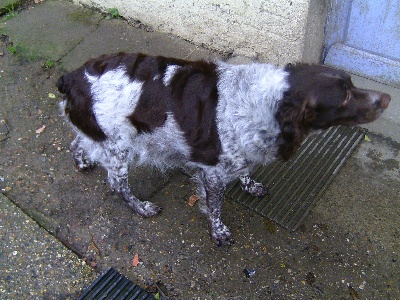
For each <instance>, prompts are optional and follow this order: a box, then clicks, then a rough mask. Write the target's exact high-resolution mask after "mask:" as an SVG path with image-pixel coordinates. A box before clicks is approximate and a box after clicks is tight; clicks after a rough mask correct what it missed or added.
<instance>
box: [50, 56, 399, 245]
mask: <svg viewBox="0 0 400 300" xmlns="http://www.w3.org/2000/svg"><path fill="white" fill-rule="evenodd" d="M57 87H58V89H59V91H60V92H61V93H63V94H65V100H63V101H62V102H61V103H60V107H61V109H62V111H63V114H64V115H65V116H66V118H67V120H68V121H69V123H71V124H72V127H73V128H74V129H75V132H76V137H75V139H74V140H73V142H72V144H71V152H72V153H73V157H74V160H75V164H76V167H77V168H78V170H80V171H84V170H91V169H92V168H93V167H94V166H95V165H96V164H100V165H102V166H103V167H104V168H105V169H106V170H107V172H108V181H109V184H110V186H111V188H112V189H113V190H114V191H116V192H117V193H118V194H119V195H121V196H122V198H123V199H124V200H125V201H126V202H127V203H128V205H129V206H130V207H131V208H132V209H133V210H134V211H135V212H136V213H138V214H139V215H141V216H143V217H151V216H154V215H157V214H158V213H159V212H160V211H161V208H160V207H158V206H156V205H155V204H153V203H151V202H148V201H140V200H139V199H138V198H136V197H135V196H134V195H133V194H132V192H131V190H130V188H129V185H128V172H129V168H130V167H131V166H133V165H151V166H155V167H157V168H159V169H161V170H163V169H166V168H173V167H184V166H189V167H190V168H194V169H195V170H196V174H195V175H194V179H195V180H196V181H197V182H198V196H199V197H200V200H201V201H200V205H201V210H202V211H203V212H204V213H205V215H206V216H207V218H208V220H209V222H210V228H211V237H212V240H213V241H214V242H215V243H216V244H217V245H230V244H232V243H233V242H234V239H233V238H232V235H231V232H230V230H229V228H228V227H227V226H226V225H225V224H224V223H223V222H222V220H221V208H222V202H223V195H224V190H225V187H226V185H227V184H228V183H229V182H231V181H233V180H234V179H236V178H238V177H239V178H240V182H241V184H242V188H243V189H244V190H246V191H247V192H249V193H250V194H252V195H253V196H255V197H261V196H263V195H265V194H266V193H267V189H266V187H264V186H263V185H262V184H261V183H258V182H255V181H254V180H253V179H251V178H250V176H249V174H250V172H251V170H252V169H253V168H254V166H255V165H257V164H268V163H269V162H271V161H273V160H275V159H282V160H288V159H289V158H290V157H291V156H292V155H293V154H294V153H295V152H296V150H298V148H299V147H300V145H301V144H302V142H303V141H304V139H305V138H306V136H307V135H308V134H310V133H312V132H315V131H318V130H321V129H326V128H328V127H330V126H335V125H348V126H353V125H358V124H363V123H368V122H372V121H374V120H376V119H377V118H378V117H379V116H380V115H381V113H382V112H383V111H384V110H385V109H386V108H387V107H388V105H389V102H390V101H391V98H390V96H389V95H388V94H385V93H381V92H378V91H371V90H365V89H359V88H356V87H355V86H354V85H353V84H352V81H351V78H350V76H349V75H348V74H347V73H345V72H343V71H341V70H336V69H333V68H329V67H326V66H321V65H312V64H303V63H296V64H288V65H286V67H284V68H279V67H276V66H273V65H270V64H264V63H252V64H248V65H230V64H228V63H225V62H219V61H217V62H207V61H187V60H181V59H175V58H167V57H162V56H149V55H145V54H141V53H139V54H126V53H117V54H112V55H102V56H100V57H98V58H96V59H92V60H89V61H88V62H87V63H85V64H84V65H83V66H82V67H80V68H78V69H77V70H75V71H73V72H71V73H69V74H66V75H64V76H62V77H61V78H60V79H59V80H58V82H57Z"/></svg>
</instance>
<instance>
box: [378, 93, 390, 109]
mask: <svg viewBox="0 0 400 300" xmlns="http://www.w3.org/2000/svg"><path fill="white" fill-rule="evenodd" d="M390 100H392V98H391V97H390V95H389V94H382V97H381V99H380V100H379V107H380V108H382V109H386V108H387V107H388V106H389V103H390Z"/></svg>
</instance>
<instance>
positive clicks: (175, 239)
mask: <svg viewBox="0 0 400 300" xmlns="http://www.w3.org/2000/svg"><path fill="white" fill-rule="evenodd" d="M0 22H1V23H0V34H2V36H1V41H0V43H1V44H0V88H1V91H2V93H1V94H0V103H1V106H0V151H1V156H0V189H1V191H2V194H4V196H1V198H0V200H1V210H0V216H1V217H0V232H1V242H2V246H1V248H0V250H1V252H0V262H1V264H2V271H1V273H0V274H1V278H0V295H1V296H0V298H2V299H3V298H4V299H68V298H69V299H74V298H76V296H77V295H78V294H79V293H80V292H81V291H82V290H83V289H84V288H85V287H86V286H87V284H88V282H90V281H91V280H92V278H93V276H95V275H96V273H95V272H102V271H105V270H106V269H108V268H109V267H113V268H115V269H117V270H118V271H119V272H120V273H122V274H124V275H125V276H127V277H128V278H129V279H131V280H132V281H133V282H135V283H137V284H139V285H140V286H141V287H143V288H148V289H149V290H153V291H156V290H158V291H161V293H162V294H163V295H165V296H166V297H168V298H170V299H399V298H400V292H399V289H400V266H399V253H400V230H399V228H400V184H399V183H400V178H399V177H400V176H399V162H400V158H399V150H400V145H399V143H397V142H395V141H393V140H391V139H390V138H387V137H384V136H381V135H378V134H374V133H372V132H370V133H368V139H367V140H365V141H363V142H362V143H361V145H360V146H359V148H358V149H357V150H356V152H355V153H354V155H353V156H352V157H351V158H350V159H349V161H348V162H347V163H346V165H345V166H344V168H343V169H342V171H341V172H340V174H339V175H338V177H337V178H336V179H335V180H334V182H333V183H332V184H331V186H330V187H329V189H328V191H327V192H326V194H325V195H324V196H323V198H322V199H321V202H320V204H319V205H318V206H317V207H316V208H315V209H314V210H313V211H312V213H311V214H310V215H309V216H308V217H307V218H306V219H305V221H304V224H303V225H302V226H300V229H299V230H298V231H296V232H289V231H287V230H285V229H282V228H280V227H279V226H277V225H275V224H273V223H271V222H270V221H268V220H266V219H264V218H263V217H261V216H259V215H257V214H256V213H254V212H252V211H251V210H248V209H246V208H244V207H243V206H241V205H240V204H236V203H234V202H232V201H226V202H225V204H224V209H223V219H224V220H225V223H226V224H227V225H228V226H230V228H231V230H232V233H233V235H234V237H235V240H236V243H235V244H234V245H232V246H230V247H222V248H218V247H216V246H215V245H214V244H213V243H212V242H211V239H210V238H209V232H208V222H207V220H206V218H205V217H204V216H203V215H202V214H201V213H200V211H199V209H198V208H197V207H196V206H194V207H192V206H189V205H188V199H189V197H190V196H191V195H193V194H194V188H195V186H194V184H193V182H192V181H191V180H190V179H189V178H188V177H187V176H186V175H184V174H183V173H181V172H180V171H169V172H167V173H166V174H160V173H159V172H157V171H155V170H149V169H139V170H134V171H133V172H132V174H131V177H130V181H131V183H132V187H133V190H134V192H135V194H136V195H137V196H139V197H140V198H141V199H143V200H151V201H153V202H155V203H157V204H158V205H160V206H162V207H163V212H162V214H161V215H160V216H157V217H154V218H150V219H144V218H141V217H139V216H137V215H135V214H134V213H132V211H131V210H130V209H129V208H128V207H127V206H126V205H125V203H124V201H123V200H122V199H120V198H119V197H118V196H117V195H115V194H113V193H112V192H110V190H109V188H108V186H107V184H106V183H105V172H104V170H102V169H101V168H96V169H95V170H93V171H92V172H91V173H78V172H77V171H76V170H75V168H74V166H73V162H72V158H71V153H70V152H69V150H68V147H69V143H70V142H71V140H72V138H73V135H72V132H71V131H70V129H69V128H68V127H67V126H66V125H65V122H64V120H63V118H62V117H60V115H59V110H58V102H59V101H60V100H61V95H60V94H59V93H58V92H57V90H56V88H55V82H56V81H57V79H58V77H59V76H60V75H62V74H63V73H64V72H66V71H70V70H72V69H74V68H76V67H78V66H80V65H81V64H82V63H83V62H84V61H86V60H87V59H88V58H90V57H95V56H97V55H99V54H102V53H112V52H117V51H129V52H137V51H141V52H145V53H149V54H162V55H165V56H175V57H180V58H187V59H198V58H215V57H221V58H224V56H223V55H221V54H217V53H212V52H210V51H208V50H206V49H202V48H201V47H198V46H195V45H192V44H189V43H187V42H185V41H182V40H179V39H177V38H174V37H170V36H167V35H164V34H160V33H157V32H154V31H152V29H151V28H149V27H146V26H144V25H143V24H141V23H138V22H127V21H124V20H120V19H119V20H116V19H106V18H104V15H102V14H100V13H98V12H96V11H92V10H89V9H86V8H82V7H80V6H75V5H73V4H72V3H70V2H66V1H45V2H43V3H41V4H38V5H32V4H31V5H25V6H24V7H23V9H21V10H20V11H18V14H16V15H15V16H13V17H12V18H10V19H8V18H7V19H6V18H5V17H4V16H3V17H2V19H1V20H0ZM399 94H400V93H399ZM399 94H397V97H398V95H399ZM393 96H394V95H392V97H393ZM389 109H390V107H389ZM26 224H28V225H29V226H24V225H26ZM38 225H39V226H38ZM39 233H40V235H36V234H39ZM60 242H61V243H62V244H61V243H60ZM62 245H63V246H62ZM15 251H17V252H15ZM53 251H55V252H53ZM14 253H16V254H15V255H14ZM136 254H138V257H139V264H138V265H137V266H134V265H133V259H134V257H135V255H136ZM36 258H37V260H36ZM89 266H90V267H89ZM24 277H25V279H24ZM23 280H27V281H23ZM23 282H27V283H26V284H24V283H23ZM20 286H24V287H25V288H24V289H22V288H20ZM44 286H45V287H46V288H44ZM28 287H29V288H28Z"/></svg>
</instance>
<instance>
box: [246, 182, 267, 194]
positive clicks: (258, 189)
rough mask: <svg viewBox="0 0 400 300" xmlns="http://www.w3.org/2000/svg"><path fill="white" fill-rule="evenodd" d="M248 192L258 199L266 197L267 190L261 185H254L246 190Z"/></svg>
mask: <svg viewBox="0 0 400 300" xmlns="http://www.w3.org/2000/svg"><path fill="white" fill-rule="evenodd" d="M248 192H249V193H250V194H251V195H252V196H254V197H258V198H262V197H264V196H265V195H268V189H267V188H266V187H265V186H264V185H263V184H262V183H258V182H256V183H254V185H253V186H252V187H251V188H250V189H249V190H248Z"/></svg>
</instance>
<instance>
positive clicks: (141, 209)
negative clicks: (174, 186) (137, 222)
mask: <svg viewBox="0 0 400 300" xmlns="http://www.w3.org/2000/svg"><path fill="white" fill-rule="evenodd" d="M161 210H162V209H161V207H159V206H157V205H155V204H154V203H152V202H149V201H143V202H141V203H140V205H138V207H137V209H136V212H137V213H138V214H139V215H141V216H142V217H145V218H149V217H152V216H155V215H158V214H159V213H160V212H161Z"/></svg>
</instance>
